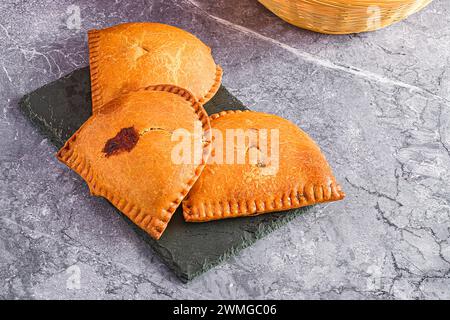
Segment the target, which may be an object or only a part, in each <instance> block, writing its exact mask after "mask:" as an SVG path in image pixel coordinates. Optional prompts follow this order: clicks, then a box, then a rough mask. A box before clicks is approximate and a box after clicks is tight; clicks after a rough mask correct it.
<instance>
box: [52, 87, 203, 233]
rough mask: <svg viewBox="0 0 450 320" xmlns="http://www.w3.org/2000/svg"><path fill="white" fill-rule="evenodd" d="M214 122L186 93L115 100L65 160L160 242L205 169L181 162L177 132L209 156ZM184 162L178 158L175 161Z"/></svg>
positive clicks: (158, 91)
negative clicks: (177, 153)
mask: <svg viewBox="0 0 450 320" xmlns="http://www.w3.org/2000/svg"><path fill="white" fill-rule="evenodd" d="M208 129H209V119H208V116H207V114H206V112H205V111H204V109H203V107H202V106H201V105H200V104H199V103H198V102H197V101H196V100H195V99H194V98H193V97H192V95H191V94H190V93H188V92H187V91H186V90H184V89H180V88H178V87H174V86H157V87H150V88H147V89H145V90H140V91H136V92H131V93H128V94H124V95H121V96H120V97H118V98H116V99H114V100H111V101H110V102H109V103H108V104H106V105H105V108H102V109H101V110H99V111H98V112H97V113H96V114H95V115H93V116H92V117H91V118H90V119H89V120H88V121H87V122H86V123H85V124H83V126H82V127H81V128H80V129H79V130H78V131H77V132H76V133H75V134H74V135H73V136H72V137H71V138H70V139H69V140H68V141H67V142H66V144H65V146H64V147H63V148H62V149H61V150H60V151H59V152H58V159H60V160H61V161H62V162H64V163H65V164H66V165H67V166H69V167H70V168H72V169H73V170H75V171H76V172H77V173H78V174H80V175H81V176H82V177H83V178H84V179H85V180H86V182H87V183H88V185H89V188H90V190H91V192H92V194H94V195H98V196H103V197H105V198H107V199H108V200H109V201H110V202H111V203H112V204H114V205H115V206H116V207H117V208H118V209H119V210H121V211H122V212H123V213H125V214H126V215H127V216H128V217H129V218H130V219H131V220H132V221H134V222H135V223H136V224H137V225H139V226H140V227H141V228H143V229H144V230H146V231H147V232H148V233H149V234H150V235H151V236H152V237H153V238H155V239H158V238H159V237H160V236H161V234H162V232H163V231H164V229H165V228H166V226H167V223H168V222H169V220H170V218H171V216H172V214H173V212H174V211H175V209H176V208H177V207H178V205H179V204H180V203H181V200H182V199H183V198H184V196H185V195H186V194H187V192H188V191H189V189H190V188H191V186H192V185H193V184H194V182H195V181H196V179H197V178H198V176H199V175H200V172H201V170H202V169H203V167H204V160H203V159H198V160H199V161H197V162H194V161H191V162H183V163H180V162H177V161H174V159H173V155H172V150H173V149H174V147H175V146H176V144H177V143H178V142H177V141H173V139H172V134H173V132H175V130H182V131H183V132H187V133H190V135H189V136H187V137H188V139H190V140H189V141H188V143H190V144H192V145H193V146H194V144H195V145H196V146H199V147H200V152H204V153H205V154H208V153H209V145H210V144H209V143H208V141H209V138H208V133H209V130H208ZM175 160H176V159H175Z"/></svg>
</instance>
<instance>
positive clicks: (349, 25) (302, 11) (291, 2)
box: [259, 0, 448, 34]
mask: <svg viewBox="0 0 450 320" xmlns="http://www.w3.org/2000/svg"><path fill="white" fill-rule="evenodd" d="M431 1H432V0H378V1H376V0H259V2H260V3H262V4H263V5H264V6H265V7H266V8H268V9H269V10H270V11H272V12H273V13H275V14H276V15H277V16H279V17H280V18H281V19H283V20H285V21H287V22H289V23H292V24H293V25H296V26H298V27H300V28H304V29H309V30H312V31H317V32H321V33H329V34H347V33H357V32H365V31H373V30H377V29H380V28H383V27H386V26H388V25H390V24H392V23H394V22H397V21H400V20H402V19H404V18H406V17H407V16H409V15H410V14H413V13H415V12H417V11H419V10H420V9H422V8H423V7H425V6H426V5H427V4H429V3H430V2H431ZM446 1H448V0H446Z"/></svg>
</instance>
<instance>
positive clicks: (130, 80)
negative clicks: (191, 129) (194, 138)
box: [88, 22, 222, 114]
mask: <svg viewBox="0 0 450 320" xmlns="http://www.w3.org/2000/svg"><path fill="white" fill-rule="evenodd" d="M88 36H89V62H90V71H91V87H92V110H93V113H94V114H95V113H96V112H97V111H98V110H99V109H100V108H101V107H102V106H103V105H104V104H106V103H107V102H109V101H111V100H112V99H114V98H116V97H117V96H119V95H120V94H123V93H126V92H130V91H135V90H138V89H141V88H145V87H147V86H149V85H157V84H160V83H166V84H172V85H176V86H179V87H182V88H186V89H187V90H188V91H190V92H191V93H192V94H193V95H194V97H195V98H196V99H197V100H198V101H199V102H200V103H202V104H203V103H205V102H207V101H208V100H209V99H211V98H212V97H213V96H214V94H215V93H216V92H217V90H218V89H219V87H220V82H221V79H222V69H221V68H220V66H218V65H216V64H215V62H214V60H213V57H212V56H211V49H210V48H209V47H207V46H206V45H205V44H204V43H203V42H202V41H200V40H199V39H198V38H196V37H195V36H194V35H192V34H190V33H188V32H186V31H184V30H181V29H179V28H176V27H172V26H168V25H165V24H159V23H150V22H139V23H125V24H120V25H117V26H114V27H110V28H106V29H102V30H91V31H89V33H88Z"/></svg>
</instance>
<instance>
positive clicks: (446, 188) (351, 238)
mask: <svg viewBox="0 0 450 320" xmlns="http://www.w3.org/2000/svg"><path fill="white" fill-rule="evenodd" d="M78 10H79V13H80V17H81V19H80V21H79V22H80V23H79V24H78V21H77V19H76V16H77V12H78ZM0 12H1V14H0V103H1V110H2V112H1V113H0V177H1V178H0V179H1V185H0V208H1V211H0V212H1V214H0V297H1V298H10V299H15V298H26V299H40V298H43V299H48V298H56V299H70V298H93V299H102V298H112V299H123V298H125V299H128V298H135V299H146V298H150V299H154V298H155V299H156V298H158V299H172V298H189V299H199V298H206V299H209V298H219V299H220V298H250V299H253V298H281V299H295V298H297V299H298V298H299V299H303V298H323V299H333V298H337V299H345V298H355V299H380V298H383V299H411V298H421V299H436V298H438V299H450V184H449V182H448V181H449V180H450V70H449V67H450V2H449V1H447V0H435V1H434V2H433V3H432V4H431V5H430V6H429V7H427V8H426V9H425V10H424V11H422V12H420V13H418V14H416V15H414V16H412V17H410V18H409V19H407V20H406V21H404V22H401V23H398V24H396V25H394V26H391V27H389V28H386V29H383V30H381V31H377V32H374V33H367V34H359V35H347V36H327V35H320V34H315V33H312V32H309V31H304V30H300V29H297V28H295V27H292V26H290V25H288V24H286V23H284V22H282V21H281V20H279V19H277V18H276V17H275V16H273V15H272V14H271V13H270V12H269V11H267V10H266V9H264V8H263V7H262V6H261V5H260V4H258V3H257V2H256V1H249V0H245V1H234V0H233V1H227V0H222V1H208V0H201V1H191V0H181V1H109V2H106V1H84V0H79V1H74V5H71V6H69V5H68V4H67V2H66V1H60V0H59V1H48V0H47V1H37V0H36V1H20V0H16V1H12V0H9V1H8V0H7V1H2V2H1V3H0ZM126 21H158V22H164V23H169V24H173V25H176V26H179V27H182V28H184V29H186V30H188V31H190V32H193V33H194V34H195V35H197V36H198V37H199V38H201V39H202V40H203V41H205V42H206V43H207V44H209V45H210V46H211V47H212V49H213V53H214V56H215V58H216V61H218V63H220V64H221V65H222V67H223V68H224V72H225V73H224V79H223V82H224V84H225V86H226V87H227V88H228V89H229V90H230V91H231V92H232V93H233V94H234V95H236V96H237V97H238V98H239V99H240V100H242V101H243V102H244V103H245V104H247V105H248V106H249V107H250V108H252V109H254V110H259V111H266V112H272V113H276V114H278V115H281V116H284V117H286V118H288V119H290V120H291V121H293V122H295V123H296V124H298V125H299V126H301V127H302V128H303V129H304V130H305V131H307V132H308V133H309V134H310V135H311V136H312V137H313V138H314V139H316V141H317V142H318V144H319V145H320V146H321V148H322V150H323V152H324V153H325V154H326V156H327V158H328V160H329V162H330V164H331V165H332V167H333V168H334V170H335V173H336V176H337V178H338V179H339V180H340V182H341V184H342V185H343V188H344V190H345V191H346V193H347V198H346V199H345V201H342V202H338V203H331V204H325V205H319V206H316V207H314V210H312V211H311V213H309V214H307V215H304V216H301V217H299V218H297V219H295V220H294V221H293V222H291V223H290V224H288V225H287V226H285V227H282V228H281V229H279V230H278V231H276V232H274V233H272V234H271V235H269V236H268V237H266V238H264V239H262V240H260V241H258V242H257V243H256V244H255V245H253V246H252V247H250V248H248V249H245V250H244V251H242V252H241V253H239V254H238V255H237V256H235V257H234V258H232V259H230V260H229V261H227V262H225V263H224V264H222V265H220V266H219V267H216V268H214V269H213V270H211V271H209V272H207V273H206V274H204V275H202V276H200V277H199V278H197V279H195V280H194V281H193V282H191V283H188V284H182V283H181V282H180V281H179V280H178V279H177V278H176V277H175V276H174V275H173V274H172V272H171V271H170V270H168V269H167V267H165V265H164V264H162V262H161V261H160V260H159V259H158V258H157V257H156V255H155V254H154V253H153V252H152V251H151V250H149V247H148V246H147V245H146V244H145V243H143V241H142V240H141V239H139V238H138V237H137V236H136V234H134V233H133V231H132V230H130V228H129V226H128V225H127V224H126V222H125V221H124V220H123V219H122V218H120V217H119V216H118V215H117V214H116V213H115V212H114V210H112V209H111V208H110V206H109V205H108V204H106V203H105V202H104V201H103V200H101V199H97V198H93V197H91V196H89V192H88V188H87V187H86V185H85V184H84V183H83V181H82V180H81V179H80V178H79V177H78V176H77V175H76V174H74V173H73V172H71V171H69V170H68V169H67V168H66V167H64V166H63V165H62V164H60V163H58V162H57V160H56V159H55V157H54V153H55V149H54V147H52V145H51V144H50V143H49V141H47V140H46V139H44V138H43V136H42V135H41V134H40V133H39V132H38V130H37V129H36V128H34V127H33V126H32V125H31V123H30V122H29V121H28V120H27V119H26V118H25V117H24V116H23V115H22V114H21V113H20V111H19V110H18V107H17V102H18V100H19V99H20V97H21V96H22V95H24V94H25V93H28V92H30V91H32V90H33V89H36V88H38V87H40V86H42V85H44V84H46V83H48V82H50V81H53V80H55V79H58V78H59V77H61V76H63V75H64V74H66V73H68V72H70V71H72V70H74V69H77V68H79V67H82V66H85V65H87V63H88V52H87V45H86V30H88V29H91V28H101V27H106V26H110V25H113V24H117V23H120V22H126ZM78 276H79V277H78ZM78 278H79V280H80V281H79V282H78V281H77V279H78Z"/></svg>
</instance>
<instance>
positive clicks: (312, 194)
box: [183, 111, 345, 222]
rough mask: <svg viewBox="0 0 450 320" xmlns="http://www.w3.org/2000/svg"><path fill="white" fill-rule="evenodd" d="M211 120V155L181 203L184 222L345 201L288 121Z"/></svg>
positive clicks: (236, 115) (321, 160)
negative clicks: (232, 142) (243, 157)
mask: <svg viewBox="0 0 450 320" xmlns="http://www.w3.org/2000/svg"><path fill="white" fill-rule="evenodd" d="M210 119H211V128H212V141H213V143H212V150H213V151H212V153H211V156H210V158H209V160H208V163H207V165H206V167H205V169H204V170H203V172H202V174H201V176H200V178H199V179H198V180H197V182H196V183H195V184H194V186H193V187H192V189H191V191H190V192H189V194H188V195H187V197H186V198H185V199H184V200H183V214H184V218H185V220H186V221H191V222H203V221H209V220H216V219H222V218H233V217H241V216H249V215H257V214H261V213H265V212H271V211H282V210H288V209H292V208H299V207H303V206H307V205H312V204H315V203H320V202H327V201H335V200H341V199H343V198H344V196H345V194H344V192H343V191H342V190H341V187H340V186H339V184H337V183H336V179H335V177H334V176H333V173H332V171H331V168H330V166H329V165H328V163H327V161H326V159H325V157H324V155H323V154H322V153H321V151H320V149H319V147H318V146H317V145H316V144H315V143H314V141H313V140H312V139H311V138H310V137H309V136H308V135H307V134H306V133H305V132H303V131H302V130H301V129H299V128H298V127H297V126H295V125H294V124H293V123H291V122H289V121H288V120H285V119H283V118H280V117H278V116H274V115H270V114H266V113H260V112H250V111H244V112H243V111H224V112H220V113H218V114H215V115H212V116H211V117H210ZM233 129H238V131H232V130H233ZM239 130H241V131H240V132H241V133H240V134H241V138H239V137H238V136H239V134H236V132H239ZM242 133H243V134H244V138H242ZM230 135H231V136H230ZM236 137H237V138H236ZM255 137H257V138H256V139H255ZM264 137H265V138H264ZM239 140H240V141H241V143H240V144H239V143H238V141H239ZM231 141H234V145H233V144H231V147H230V145H229V143H230V142H231ZM242 142H244V143H242ZM227 149H228V150H227ZM239 152H240V155H241V156H242V155H244V156H245V159H244V160H245V161H244V162H243V161H242V157H241V159H240V162H239V156H238V154H239ZM230 160H233V161H230ZM252 160H253V161H252Z"/></svg>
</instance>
